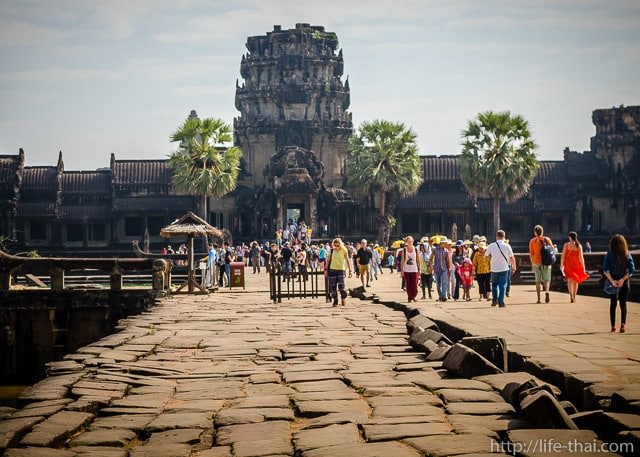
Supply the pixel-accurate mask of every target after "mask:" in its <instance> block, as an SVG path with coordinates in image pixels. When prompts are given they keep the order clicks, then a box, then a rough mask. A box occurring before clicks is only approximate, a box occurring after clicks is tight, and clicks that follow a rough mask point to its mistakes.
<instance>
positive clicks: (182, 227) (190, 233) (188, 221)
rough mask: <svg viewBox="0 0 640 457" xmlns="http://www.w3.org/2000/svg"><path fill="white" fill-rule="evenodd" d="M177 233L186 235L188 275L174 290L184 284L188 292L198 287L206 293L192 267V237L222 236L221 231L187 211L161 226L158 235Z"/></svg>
mask: <svg viewBox="0 0 640 457" xmlns="http://www.w3.org/2000/svg"><path fill="white" fill-rule="evenodd" d="M177 235H186V236H187V249H188V254H187V255H188V262H189V277H188V279H187V281H186V282H185V283H184V284H182V285H181V286H180V287H178V289H177V290H176V292H179V291H180V290H181V289H182V288H183V287H184V286H188V287H187V289H188V291H189V292H193V291H194V289H195V288H198V289H200V290H201V291H202V292H204V293H207V292H208V291H207V290H206V289H205V288H204V287H203V286H201V285H200V284H198V283H197V282H196V280H195V272H194V268H193V238H194V237H195V236H207V235H213V236H215V237H218V238H222V231H221V230H218V229H217V228H215V227H214V226H213V225H209V224H208V223H207V221H205V220H204V219H202V218H200V217H198V216H196V215H195V214H193V213H192V212H191V211H189V212H188V213H187V214H185V215H184V216H182V217H181V218H180V219H177V220H175V221H173V222H172V223H171V224H169V225H167V226H166V227H163V228H162V229H161V230H160V236H163V237H165V238H169V237H172V236H177Z"/></svg>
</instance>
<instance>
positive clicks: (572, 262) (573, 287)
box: [560, 232, 589, 303]
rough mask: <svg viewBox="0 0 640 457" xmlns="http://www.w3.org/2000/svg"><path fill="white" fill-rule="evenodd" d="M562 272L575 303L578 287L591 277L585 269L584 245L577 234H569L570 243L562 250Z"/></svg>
mask: <svg viewBox="0 0 640 457" xmlns="http://www.w3.org/2000/svg"><path fill="white" fill-rule="evenodd" d="M560 270H562V274H563V275H564V277H565V278H567V289H569V296H570V297H571V303H574V302H575V301H576V295H577V294H578V285H579V284H580V283H581V282H583V281H584V280H585V279H587V278H588V277H589V275H588V274H587V272H586V271H585V269H584V256H583V255H582V245H581V244H580V241H578V234H577V233H576V232H569V241H567V242H566V243H565V244H564V247H563V248H562V258H561V259H560Z"/></svg>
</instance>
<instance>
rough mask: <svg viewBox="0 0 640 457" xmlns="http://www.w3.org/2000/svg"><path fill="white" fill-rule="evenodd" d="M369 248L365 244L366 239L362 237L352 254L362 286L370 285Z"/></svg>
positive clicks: (370, 254) (370, 256)
mask: <svg viewBox="0 0 640 457" xmlns="http://www.w3.org/2000/svg"><path fill="white" fill-rule="evenodd" d="M372 257H373V256H372V253H371V249H369V248H368V246H367V240H365V239H364V238H363V239H362V240H361V241H360V247H359V248H358V250H357V251H356V254H355V256H354V258H355V261H356V268H357V269H358V273H359V275H360V282H361V283H362V287H371V285H370V284H369V281H370V280H371V258H372Z"/></svg>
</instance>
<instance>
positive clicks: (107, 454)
mask: <svg viewBox="0 0 640 457" xmlns="http://www.w3.org/2000/svg"><path fill="white" fill-rule="evenodd" d="M72 450H73V452H75V455H76V457H96V456H99V457H127V456H128V455H129V451H128V450H127V449H121V448H117V447H109V446H77V447H74V448H73V449H72Z"/></svg>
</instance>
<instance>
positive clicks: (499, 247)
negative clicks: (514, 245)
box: [484, 240, 513, 273]
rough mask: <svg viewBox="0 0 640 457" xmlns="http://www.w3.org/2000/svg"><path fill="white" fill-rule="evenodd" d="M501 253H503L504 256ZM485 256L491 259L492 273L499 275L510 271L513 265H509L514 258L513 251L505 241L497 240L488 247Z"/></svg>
mask: <svg viewBox="0 0 640 457" xmlns="http://www.w3.org/2000/svg"><path fill="white" fill-rule="evenodd" d="M500 251H502V254H501V253H500ZM503 254H504V255H503ZM484 255H485V256H486V257H491V272H492V273H499V272H502V271H507V270H508V269H509V266H510V265H511V263H509V258H510V257H513V250H512V249H511V246H510V245H508V244H507V243H505V242H504V241H503V240H496V241H495V242H494V243H491V244H490V245H489V247H487V250H486V251H485V253H484Z"/></svg>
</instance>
